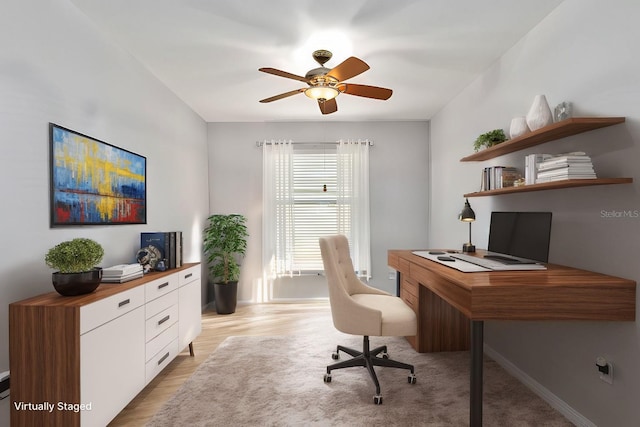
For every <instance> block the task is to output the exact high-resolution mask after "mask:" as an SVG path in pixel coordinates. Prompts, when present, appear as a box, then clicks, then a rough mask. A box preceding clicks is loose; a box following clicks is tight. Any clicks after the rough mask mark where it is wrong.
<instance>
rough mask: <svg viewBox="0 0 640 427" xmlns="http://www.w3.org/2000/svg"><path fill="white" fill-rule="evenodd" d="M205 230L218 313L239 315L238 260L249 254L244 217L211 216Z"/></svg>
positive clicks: (207, 257) (232, 215) (205, 250)
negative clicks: (237, 309) (237, 305)
mask: <svg viewBox="0 0 640 427" xmlns="http://www.w3.org/2000/svg"><path fill="white" fill-rule="evenodd" d="M207 220H208V225H207V227H206V228H205V229H204V254H205V257H206V259H207V265H208V268H209V279H210V280H211V282H212V283H213V290H214V299H215V304H216V311H217V312H218V313H219V314H231V313H234V312H235V311H236V302H237V295H238V279H239V278H240V264H239V263H238V257H240V256H244V255H245V253H246V251H247V237H248V236H249V234H248V233H247V226H246V222H247V219H246V217H245V216H244V215H240V214H229V215H211V216H209V218H208V219H207Z"/></svg>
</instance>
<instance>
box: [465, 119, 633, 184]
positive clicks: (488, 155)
mask: <svg viewBox="0 0 640 427" xmlns="http://www.w3.org/2000/svg"><path fill="white" fill-rule="evenodd" d="M624 122H625V118H624V117H572V118H569V119H567V120H564V121H562V122H558V123H553V124H551V125H549V126H547V127H544V128H542V129H538V130H536V131H532V132H530V133H528V134H526V135H523V136H520V137H518V138H514V139H512V140H509V141H507V142H503V143H502V144H500V145H496V146H494V147H491V148H487V149H486V150H482V151H479V152H477V153H474V154H471V155H469V156H466V157H463V158H462V159H460V161H461V162H472V161H482V160H489V159H493V158H495V157H499V156H503V155H505V154H509V153H513V152H516V151H519V150H523V149H525V148H530V147H534V146H536V145H539V144H543V143H546V142H551V141H555V140H558V139H561V138H566V137H568V136H572V135H577V134H580V133H583V132H589V131H592V130H595V129H599V128H603V127H608V126H613V125H616V124H620V123H624ZM632 182H633V178H596V179H568V180H563V181H553V182H544V183H539V184H531V185H519V186H514V187H508V188H500V189H496V190H489V191H479V192H473V193H467V194H465V195H464V196H465V197H480V196H494V195H501V194H510V193H519V192H527V191H542V190H555V189H560V188H573V187H584V186H593V185H612V184H629V183H632Z"/></svg>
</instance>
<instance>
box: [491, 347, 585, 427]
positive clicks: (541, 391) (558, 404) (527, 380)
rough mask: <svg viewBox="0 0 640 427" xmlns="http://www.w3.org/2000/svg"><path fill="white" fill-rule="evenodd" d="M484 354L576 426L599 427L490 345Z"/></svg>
mask: <svg viewBox="0 0 640 427" xmlns="http://www.w3.org/2000/svg"><path fill="white" fill-rule="evenodd" d="M484 352H485V354H486V355H487V356H489V357H490V358H492V359H493V360H495V361H496V363H498V365H500V366H502V368H504V370H505V371H507V372H508V373H510V374H511V375H513V376H514V377H516V378H517V379H518V380H520V382H521V383H523V384H524V385H526V386H527V387H528V388H529V389H530V390H531V391H533V392H534V393H535V394H537V395H538V396H540V398H541V399H543V400H544V401H545V402H547V403H548V404H549V405H551V406H552V407H553V408H554V409H556V410H557V411H558V412H560V413H561V414H562V415H564V416H565V417H566V418H567V419H568V420H569V421H571V422H572V423H573V424H575V425H576V426H578V427H597V426H596V425H595V424H594V423H592V422H591V421H589V420H588V419H587V418H585V417H584V416H583V415H582V414H580V413H579V412H578V411H576V410H575V409H573V408H572V407H571V406H569V404H568V403H566V402H565V401H564V400H562V399H560V398H559V397H558V396H556V395H555V394H553V393H552V392H551V391H550V390H549V389H548V388H546V387H544V386H543V385H542V384H540V383H539V382H537V381H536V380H534V379H533V378H531V377H530V376H529V375H527V373H526V372H524V371H523V370H522V369H520V368H518V367H517V366H516V365H514V364H513V363H511V362H510V361H509V360H508V359H506V358H505V357H504V356H502V355H501V354H500V353H498V352H497V351H495V350H494V349H493V348H491V347H490V346H489V345H487V344H485V345H484Z"/></svg>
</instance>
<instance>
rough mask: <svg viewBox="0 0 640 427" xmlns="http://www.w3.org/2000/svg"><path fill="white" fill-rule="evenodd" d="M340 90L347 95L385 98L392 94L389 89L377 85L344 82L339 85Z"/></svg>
mask: <svg viewBox="0 0 640 427" xmlns="http://www.w3.org/2000/svg"><path fill="white" fill-rule="evenodd" d="M340 92H342V93H347V94H349V95H355V96H363V97H365V98H374V99H382V100H387V99H389V98H390V97H391V95H392V94H393V91H392V90H391V89H387V88H384V87H377V86H367V85H356V84H344V85H340Z"/></svg>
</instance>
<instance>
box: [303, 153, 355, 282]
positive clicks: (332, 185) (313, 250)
mask: <svg viewBox="0 0 640 427" xmlns="http://www.w3.org/2000/svg"><path fill="white" fill-rule="evenodd" d="M336 180H337V177H336V148H335V146H331V148H330V149H328V150H324V151H317V150H309V149H304V148H301V149H298V148H295V149H294V151H293V205H294V208H293V254H294V255H293V270H294V271H300V272H314V271H322V270H323V266H322V257H321V256H320V246H319V245H318V239H319V238H320V237H322V236H327V235H330V234H337V233H338V206H337V192H336ZM345 231H347V232H348V229H347V230H345Z"/></svg>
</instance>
